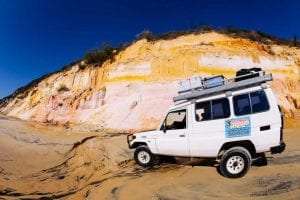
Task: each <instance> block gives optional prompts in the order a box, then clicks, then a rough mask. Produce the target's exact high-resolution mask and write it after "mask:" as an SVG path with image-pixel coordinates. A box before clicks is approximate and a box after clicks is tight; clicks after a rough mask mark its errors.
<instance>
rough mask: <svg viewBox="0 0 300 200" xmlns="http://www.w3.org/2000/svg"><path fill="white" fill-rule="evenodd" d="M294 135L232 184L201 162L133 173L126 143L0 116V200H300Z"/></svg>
mask: <svg viewBox="0 0 300 200" xmlns="http://www.w3.org/2000/svg"><path fill="white" fill-rule="evenodd" d="M297 124H298V125H297ZM299 130H300V128H299V122H298V123H297V122H296V123H293V128H288V129H286V130H285V141H286V142H287V145H288V146H287V150H286V152H284V153H283V154H280V155H269V154H268V162H269V163H268V166H261V167H259V166H252V168H251V169H250V171H249V173H248V174H247V175H246V176H245V177H244V178H241V179H234V180H233V179H227V178H223V177H222V176H220V175H219V174H218V172H217V170H216V168H215V167H214V166H213V165H214V163H212V162H208V161H207V160H199V159H194V160H192V161H191V160H190V159H182V158H181V159H177V164H173V163H164V164H161V165H160V166H156V167H155V168H153V169H148V170H146V169H143V168H141V167H138V166H137V165H136V164H135V163H134V162H133V161H132V151H130V150H128V148H127V144H126V141H125V138H126V137H125V135H120V134H105V133H92V134H88V133H76V132H71V131H68V130H65V129H63V128H58V127H52V126H48V127H45V126H43V125H40V124H35V123H25V122H22V121H18V120H15V119H8V118H6V117H3V116H1V117H0V199H41V198H43V199H214V198H221V199H299V198H300V173H299V171H300V146H299V140H300V135H299V134H298V132H299Z"/></svg>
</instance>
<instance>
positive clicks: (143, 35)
mask: <svg viewBox="0 0 300 200" xmlns="http://www.w3.org/2000/svg"><path fill="white" fill-rule="evenodd" d="M136 38H137V40H141V39H146V40H147V41H152V40H153V39H154V36H153V33H152V32H151V31H149V30H144V31H142V32H140V33H138V34H137V35H136Z"/></svg>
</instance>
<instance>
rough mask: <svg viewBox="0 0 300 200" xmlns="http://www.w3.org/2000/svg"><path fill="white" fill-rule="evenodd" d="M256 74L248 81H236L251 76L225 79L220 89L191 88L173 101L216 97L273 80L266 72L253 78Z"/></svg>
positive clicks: (258, 73) (257, 73) (261, 72)
mask: <svg viewBox="0 0 300 200" xmlns="http://www.w3.org/2000/svg"><path fill="white" fill-rule="evenodd" d="M255 74H256V75H257V76H255V77H252V78H248V79H245V80H240V81H236V80H237V78H241V77H246V76H249V75H242V76H236V77H234V78H231V79H225V80H224V81H223V82H224V84H223V85H220V86H218V87H213V88H208V89H201V90H199V89H195V88H191V89H190V90H189V91H187V92H185V93H183V94H182V93H180V92H179V95H178V96H176V97H174V98H173V101H174V102H178V101H183V100H185V101H190V100H193V99H197V98H200V97H205V96H210V95H216V94H220V93H225V92H227V91H234V90H238V89H242V88H246V87H249V86H255V85H260V84H261V83H265V82H267V81H272V80H273V77H272V74H265V73H264V71H260V72H256V73H252V74H251V75H252V76H253V75H255ZM204 88H205V87H204Z"/></svg>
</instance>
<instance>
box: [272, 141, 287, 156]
mask: <svg viewBox="0 0 300 200" xmlns="http://www.w3.org/2000/svg"><path fill="white" fill-rule="evenodd" d="M285 146H286V145H285V143H284V142H281V143H280V145H278V146H275V147H271V153H272V154H276V153H282V152H283V151H284V150H285Z"/></svg>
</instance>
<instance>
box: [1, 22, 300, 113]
mask: <svg viewBox="0 0 300 200" xmlns="http://www.w3.org/2000/svg"><path fill="white" fill-rule="evenodd" d="M213 31H214V32H217V33H221V34H226V35H229V36H231V37H234V38H245V39H249V40H251V41H254V42H259V43H263V44H278V45H287V46H293V47H300V42H299V41H298V40H297V37H296V36H294V38H292V39H291V40H287V39H282V38H279V37H276V36H272V35H269V34H266V33H264V32H261V31H258V30H256V31H253V30H245V29H238V28H233V27H231V26H228V27H226V28H223V29H219V28H213V27H211V26H199V27H194V28H192V29H190V30H186V31H174V32H167V33H163V34H159V35H154V34H153V33H152V32H151V31H149V30H145V31H143V32H141V33H139V34H137V35H136V38H137V39H136V40H134V41H133V42H132V43H134V42H136V41H138V40H141V39H146V40H147V41H150V42H155V41H158V40H171V39H176V38H177V37H179V36H184V35H188V34H202V33H208V32H213ZM132 43H131V44H132ZM131 44H130V43H129V44H128V43H124V44H122V45H119V46H116V47H113V46H111V45H110V44H109V43H105V44H104V45H103V46H102V47H101V48H100V49H93V50H90V51H88V52H87V53H86V54H85V55H84V58H83V60H84V64H82V60H77V61H75V62H72V63H70V64H68V65H66V66H64V67H62V68H61V69H60V70H58V71H55V72H53V73H49V74H46V75H44V76H42V77H40V78H38V79H35V80H33V81H31V82H30V83H29V84H27V85H26V86H23V87H20V88H19V89H17V90H16V91H15V92H14V93H12V94H11V95H9V96H7V97H4V98H3V99H1V100H0V108H2V107H5V106H6V105H7V104H8V102H9V101H10V100H11V99H14V98H15V97H17V96H18V97H19V98H25V97H26V96H27V95H28V93H29V92H30V90H31V89H32V88H34V87H35V86H36V85H38V84H39V83H40V82H41V81H42V80H44V79H45V78H47V77H49V76H51V75H52V74H55V73H59V72H64V71H67V70H69V69H70V68H72V67H73V66H74V65H75V64H78V65H79V69H85V68H86V67H87V66H88V65H90V66H92V67H101V66H102V64H103V63H104V62H105V61H107V60H110V61H111V62H112V61H113V60H114V57H115V56H116V55H117V54H118V53H119V52H121V51H123V50H125V49H126V48H127V47H128V46H130V45H131Z"/></svg>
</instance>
